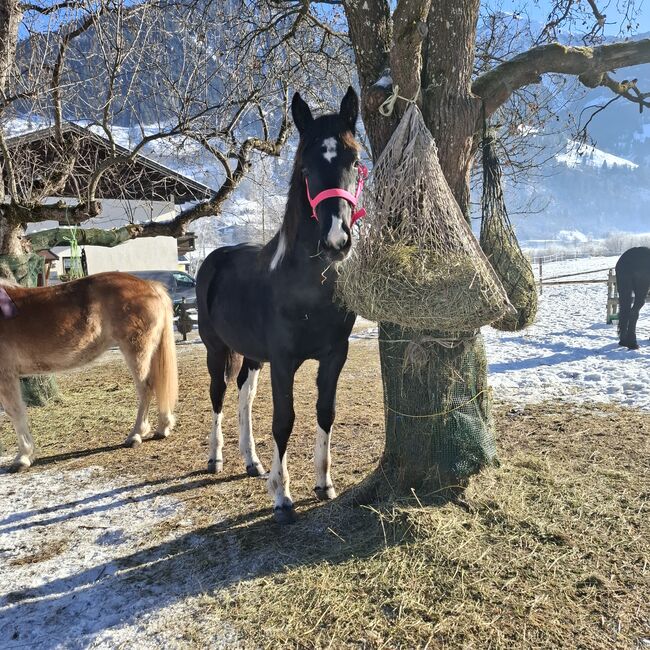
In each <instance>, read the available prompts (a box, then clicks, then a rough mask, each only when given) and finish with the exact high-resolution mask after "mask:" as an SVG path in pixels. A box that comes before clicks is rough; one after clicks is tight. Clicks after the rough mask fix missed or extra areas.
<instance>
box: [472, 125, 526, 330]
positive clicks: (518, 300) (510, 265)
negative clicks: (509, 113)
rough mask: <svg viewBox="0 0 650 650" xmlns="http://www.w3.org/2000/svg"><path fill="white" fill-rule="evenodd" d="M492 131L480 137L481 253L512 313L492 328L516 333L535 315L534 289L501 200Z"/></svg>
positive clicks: (498, 166)
mask: <svg viewBox="0 0 650 650" xmlns="http://www.w3.org/2000/svg"><path fill="white" fill-rule="evenodd" d="M496 145H497V142H496V137H495V134H494V131H492V130H489V129H488V130H486V131H485V133H484V135H483V147H482V150H483V195H482V197H481V212H482V217H481V234H480V243H481V248H482V249H483V252H484V253H485V254H486V255H487V257H488V259H489V260H490V264H491V265H492V268H493V269H494V270H495V272H496V274H497V275H498V276H499V279H500V280H501V283H502V284H503V287H504V288H505V290H506V293H507V294H508V298H509V300H510V303H511V304H512V305H513V307H514V308H515V310H516V311H514V312H509V313H508V314H505V315H504V316H503V317H502V318H501V319H499V320H497V321H495V322H493V323H492V327H495V328H496V329H500V330H505V331H508V332H510V331H517V330H520V329H523V328H524V327H528V325H531V324H532V323H533V321H534V320H535V316H536V315H537V288H536V286H535V276H534V274H533V269H532V266H531V264H530V261H529V260H528V258H527V257H526V256H525V255H524V253H523V252H522V250H521V248H520V246H519V241H518V240H517V236H516V235H515V231H514V228H513V227H512V223H511V222H510V218H509V217H508V210H507V209H506V203H505V199H504V197H503V187H502V174H501V165H500V164H499V158H498V156H497V151H496Z"/></svg>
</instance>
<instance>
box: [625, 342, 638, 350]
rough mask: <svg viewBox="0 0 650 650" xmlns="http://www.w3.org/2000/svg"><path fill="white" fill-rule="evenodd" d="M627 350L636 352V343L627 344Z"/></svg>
mask: <svg viewBox="0 0 650 650" xmlns="http://www.w3.org/2000/svg"><path fill="white" fill-rule="evenodd" d="M627 349H628V350H638V349H639V344H638V343H628V344H627Z"/></svg>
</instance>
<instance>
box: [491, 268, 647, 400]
mask: <svg viewBox="0 0 650 650" xmlns="http://www.w3.org/2000/svg"><path fill="white" fill-rule="evenodd" d="M617 259H618V256H616V257H594V258H587V259H578V260H571V261H567V262H553V263H550V264H546V265H545V266H544V271H543V274H544V277H547V278H548V277H552V276H556V275H563V274H569V273H579V272H582V271H593V270H596V269H606V268H613V267H614V265H615V264H616V260H617ZM599 278H601V279H603V280H606V279H607V271H604V272H602V273H599V274H589V275H585V276H576V277H571V278H567V279H568V280H582V279H599ZM606 305H607V285H606V283H605V282H603V283H602V284H582V285H581V284H573V285H571V284H569V285H560V286H547V287H544V290H543V293H542V295H541V296H540V304H539V313H538V315H537V321H536V322H535V324H534V325H532V326H531V327H529V328H528V329H526V330H525V331H523V332H518V333H506V332H497V331H495V330H493V329H492V328H489V327H486V328H484V330H483V335H484V337H485V341H486V344H487V350H488V361H489V364H490V365H489V372H490V384H491V386H492V387H493V388H494V391H495V395H496V397H497V398H498V399H500V400H504V401H513V402H529V403H530V402H539V401H543V400H552V399H563V400H572V401H578V402H585V401H595V402H613V403H618V404H622V405H625V406H631V407H636V408H641V409H644V410H650V341H648V337H650V305H647V306H646V307H644V308H643V309H642V310H641V315H640V317H639V323H638V327H637V333H638V340H639V344H640V346H641V348H640V349H639V350H628V349H626V348H621V347H619V346H618V339H617V336H616V325H615V324H612V325H607V324H606V323H605V319H606Z"/></svg>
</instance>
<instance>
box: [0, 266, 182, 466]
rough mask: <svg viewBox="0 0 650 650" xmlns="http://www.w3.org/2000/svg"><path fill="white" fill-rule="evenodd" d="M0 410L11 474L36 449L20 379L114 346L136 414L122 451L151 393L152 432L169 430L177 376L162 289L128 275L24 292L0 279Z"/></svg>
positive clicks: (134, 439) (143, 425)
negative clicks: (8, 432)
mask: <svg viewBox="0 0 650 650" xmlns="http://www.w3.org/2000/svg"><path fill="white" fill-rule="evenodd" d="M0 294H1V295H0V301H2V305H1V306H2V307H3V309H1V310H0V404H1V405H2V406H3V407H4V409H5V411H6V413H7V415H8V416H9V418H10V419H11V421H12V423H13V425H14V428H15V429H16V434H17V436H18V455H17V456H16V458H15V460H14V461H13V464H12V465H11V468H10V469H11V470H12V471H20V470H23V469H27V468H28V467H29V466H30V465H31V464H32V462H33V460H34V444H33V440H32V435H31V433H30V430H29V425H28V423H27V410H26V408H25V403H24V401H23V398H22V396H21V391H20V381H19V379H20V377H24V376H29V375H38V374H46V373H48V374H49V373H56V372H60V371H62V370H70V369H72V368H77V367H78V366H82V365H84V364H87V363H89V362H90V361H93V360H94V359H96V358H97V357H99V355H101V354H102V353H103V352H105V351H106V350H108V348H109V347H111V346H113V345H117V346H118V347H119V348H120V350H121V352H122V354H123V355H124V358H125V360H126V363H127V365H128V367H129V370H130V371H131V375H132V376H133V381H134V382H135V387H136V390H137V393H138V398H139V406H138V414H137V417H136V420H135V424H134V426H133V429H132V430H131V433H130V434H129V436H128V437H127V439H126V442H125V444H126V445H127V446H129V447H135V446H137V445H139V444H141V443H142V436H143V435H146V434H147V433H148V432H149V431H150V429H151V426H150V425H149V421H148V412H149V404H150V402H151V398H152V395H153V394H154V393H155V396H156V400H157V403H158V429H157V431H156V433H155V435H154V438H166V437H167V436H168V435H169V434H170V432H171V430H172V428H173V426H174V423H175V418H174V415H173V410H174V408H175V406H176V401H177V397H178V373H177V368H176V347H175V342H174V323H173V313H172V304H171V299H170V298H169V296H168V295H167V292H166V291H165V288H164V287H163V285H161V284H158V283H157V282H150V281H147V280H142V279H140V278H136V277H134V276H132V275H128V274H126V273H99V274H97V275H91V276H89V277H87V278H82V279H81V280H75V281H74V282H69V283H65V284H59V285H55V286H52V287H41V288H37V289H26V288H24V287H21V286H19V285H17V284H14V283H11V282H7V281H5V280H0Z"/></svg>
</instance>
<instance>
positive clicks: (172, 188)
mask: <svg viewBox="0 0 650 650" xmlns="http://www.w3.org/2000/svg"><path fill="white" fill-rule="evenodd" d="M63 140H64V145H63V146H64V147H65V146H70V147H74V150H75V153H76V155H75V161H76V163H75V167H74V169H73V172H72V174H71V175H70V178H69V180H68V182H67V183H66V186H65V187H64V188H63V190H61V191H60V192H58V193H57V194H54V195H51V196H48V197H47V198H46V199H45V200H46V201H52V202H54V201H59V200H61V199H64V200H65V201H66V203H68V204H70V205H72V204H75V203H76V201H77V197H78V196H80V195H81V196H83V188H85V187H87V186H88V184H89V181H90V178H91V174H92V172H93V171H94V170H95V169H96V168H97V165H98V164H100V163H101V162H103V161H105V160H107V159H109V158H111V157H113V156H114V155H129V154H130V152H129V150H128V149H127V148H126V147H123V146H121V145H119V144H115V145H114V149H111V143H110V142H109V141H108V140H107V139H106V138H105V137H103V136H102V135H99V134H98V133H96V132H95V131H93V130H91V129H89V128H85V127H83V126H79V125H78V124H75V123H71V122H68V123H66V124H65V125H64V127H63ZM7 147H8V148H9V150H11V151H12V159H13V161H14V168H17V169H18V174H17V176H18V178H20V179H25V180H24V182H28V183H30V184H31V185H30V187H32V188H35V189H36V190H37V191H38V187H37V186H38V182H39V169H49V168H51V166H52V165H56V164H57V163H59V164H60V160H61V155H60V149H61V144H60V142H59V141H58V140H57V139H56V138H55V131H54V127H46V128H41V129H37V130H34V131H30V132H28V133H23V134H20V135H16V136H14V137H11V138H8V139H7ZM14 157H15V158H14ZM0 162H1V161H0ZM5 173H6V172H5ZM31 191H32V192H33V189H32V190H31ZM213 195H214V190H213V189H212V188H210V187H208V186H207V185H204V184H202V183H199V182H197V181H195V180H193V179H191V178H188V177H187V176H184V175H183V174H180V173H178V172H176V171H174V170H172V169H170V168H169V167H166V166H164V165H161V164H160V163H158V162H156V161H155V160H152V159H151V158H149V157H147V156H145V155H141V154H136V155H135V156H134V157H133V159H132V160H131V161H129V162H128V164H126V165H120V166H119V167H116V168H115V170H109V172H107V173H106V174H105V175H104V176H103V177H102V179H101V181H100V183H99V187H98V191H97V198H98V200H100V201H101V204H102V214H101V215H100V216H98V217H95V218H93V219H90V220H88V221H86V222H84V223H83V224H82V225H81V226H80V227H81V228H103V229H110V228H119V227H122V226H125V225H127V224H129V223H139V224H142V223H146V222H148V221H166V220H169V219H172V218H173V217H174V216H175V215H176V214H177V213H178V211H179V209H180V206H181V205H183V204H191V203H196V202H199V201H204V200H207V199H210V198H211V197H212V196H213ZM65 225H67V224H66V223H65V222H61V223H58V222H55V221H46V222H42V223H38V224H30V225H29V227H28V229H27V233H28V234H29V233H32V232H35V231H38V230H45V229H49V228H56V227H58V226H65ZM83 248H84V252H85V262H86V265H87V272H88V273H97V272H100V271H108V270H119V271H137V270H152V269H161V270H174V269H178V268H179V262H178V260H179V257H181V256H183V255H184V254H186V253H187V252H189V251H192V250H194V236H193V234H192V233H188V234H187V235H186V236H184V237H182V238H179V239H178V240H176V239H174V238H172V237H152V238H141V239H134V240H131V241H129V242H126V243H124V244H121V245H120V246H116V247H114V248H104V247H99V246H84V247H83ZM53 252H54V253H55V254H56V256H58V260H53V269H55V270H56V272H57V273H58V274H59V275H61V274H63V273H65V272H66V269H67V268H68V267H69V264H70V248H69V247H58V248H56V249H55V250H54V251H53Z"/></svg>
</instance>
